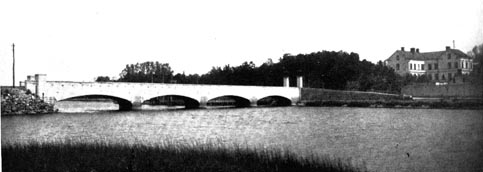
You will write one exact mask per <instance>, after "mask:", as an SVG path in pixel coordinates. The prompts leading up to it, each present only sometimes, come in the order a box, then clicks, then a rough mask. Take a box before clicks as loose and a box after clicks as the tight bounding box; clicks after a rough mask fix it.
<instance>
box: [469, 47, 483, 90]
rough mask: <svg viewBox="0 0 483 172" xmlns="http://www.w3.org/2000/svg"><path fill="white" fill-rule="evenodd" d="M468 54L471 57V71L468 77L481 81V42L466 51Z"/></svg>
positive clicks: (482, 50) (482, 60)
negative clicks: (472, 64)
mask: <svg viewBox="0 0 483 172" xmlns="http://www.w3.org/2000/svg"><path fill="white" fill-rule="evenodd" d="M468 54H469V55H470V56H472V57H473V63H474V64H475V65H474V66H473V71H472V72H471V74H470V77H471V78H473V80H476V81H478V82H480V83H482V82H483V43H482V44H480V45H476V46H474V47H473V49H472V50H471V51H470V52H468Z"/></svg>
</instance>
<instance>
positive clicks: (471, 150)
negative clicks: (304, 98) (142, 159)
mask: <svg viewBox="0 0 483 172" xmlns="http://www.w3.org/2000/svg"><path fill="white" fill-rule="evenodd" d="M482 112H483V111H481V110H441V109H384V108H347V107H276V108H239V109H197V110H161V111H160V110H147V111H129V112H116V111H97V112H95V111H93V112H91V113H59V114H51V115H29V116H8V117H2V144H5V143H7V142H22V143H23V142H28V141H31V140H35V141H43V142H49V141H56V140H66V139H69V140H80V141H99V140H100V141H109V142H123V143H143V144H159V143H163V141H166V140H170V141H175V142H186V143H193V142H198V143H206V142H215V143H224V144H234V143H235V144H240V145H248V146H250V147H276V148H284V149H288V150H290V151H292V152H295V153H297V154H299V155H301V156H307V155H309V154H317V155H326V156H331V157H338V158H341V159H343V160H346V161H349V162H352V163H354V164H356V165H357V164H358V165H364V166H366V167H367V168H368V169H369V170H374V171H483V161H482V159H483V115H482V114H483V113H482Z"/></svg>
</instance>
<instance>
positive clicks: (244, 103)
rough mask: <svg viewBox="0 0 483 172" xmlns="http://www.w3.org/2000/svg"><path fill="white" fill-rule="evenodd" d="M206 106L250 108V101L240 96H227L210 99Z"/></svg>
mask: <svg viewBox="0 0 483 172" xmlns="http://www.w3.org/2000/svg"><path fill="white" fill-rule="evenodd" d="M206 105H207V106H211V107H249V106H250V100H248V99H246V98H243V97H240V96H233V95H227V96H220V97H216V98H213V99H210V100H208V102H206Z"/></svg>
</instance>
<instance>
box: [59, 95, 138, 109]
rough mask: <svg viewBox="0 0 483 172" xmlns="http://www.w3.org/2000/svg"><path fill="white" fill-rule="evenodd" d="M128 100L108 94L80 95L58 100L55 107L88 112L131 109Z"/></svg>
mask: <svg viewBox="0 0 483 172" xmlns="http://www.w3.org/2000/svg"><path fill="white" fill-rule="evenodd" d="M132 106H133V105H132V103H131V102H130V101H129V100H126V99H123V98H120V97H115V96H109V95H99V94H94V95H81V96H74V97H69V98H66V99H62V100H59V101H58V102H57V103H56V104H55V108H57V109H59V111H61V112H89V111H106V110H122V111H125V110H131V109H132Z"/></svg>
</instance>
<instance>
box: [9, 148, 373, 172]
mask: <svg viewBox="0 0 483 172" xmlns="http://www.w3.org/2000/svg"><path fill="white" fill-rule="evenodd" d="M2 159H3V162H2V167H3V170H4V171H230V172H232V171H335V172H339V171H340V172H346V171H347V172H357V171H365V170H361V169H359V168H355V167H352V166H350V165H348V164H346V163H344V162H342V161H341V160H333V159H328V158H320V157H311V158H301V157H298V156H296V155H294V154H292V153H289V152H284V151H281V150H255V149H249V148H240V147H236V146H235V147H233V148H228V147H226V146H223V145H214V144H208V145H179V144H170V143H168V144H162V145H159V146H145V145H123V144H107V143H70V142H69V143H42V144H41V143H30V144H28V145H20V144H7V145H2Z"/></svg>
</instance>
